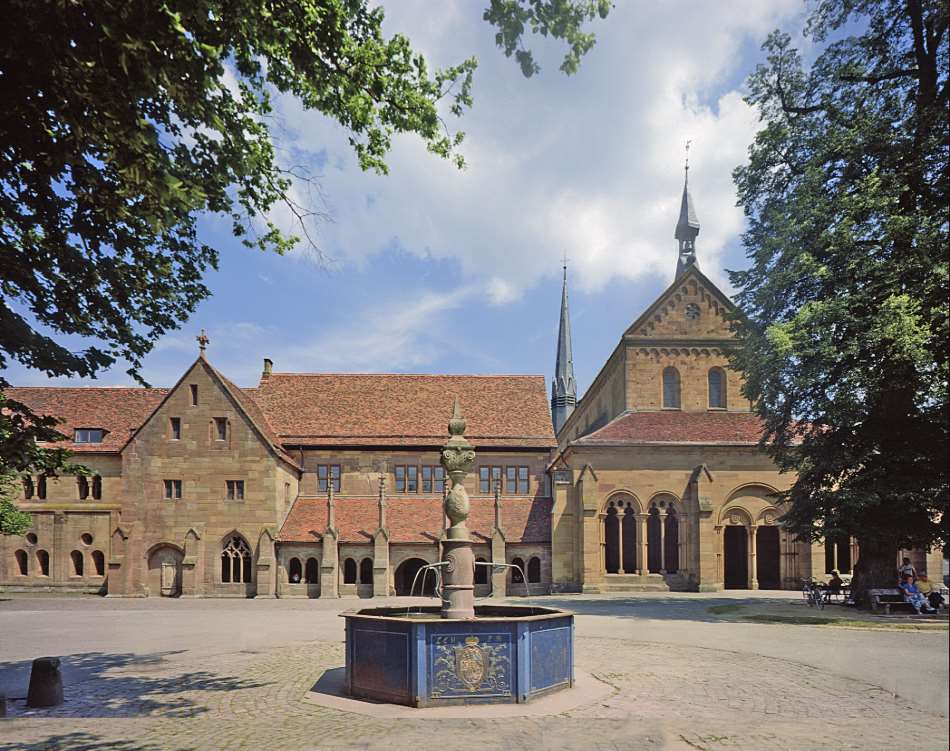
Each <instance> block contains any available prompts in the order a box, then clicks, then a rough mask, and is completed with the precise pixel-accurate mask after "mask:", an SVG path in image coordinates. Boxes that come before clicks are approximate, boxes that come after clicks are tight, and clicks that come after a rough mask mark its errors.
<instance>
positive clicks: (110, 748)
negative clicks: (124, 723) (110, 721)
mask: <svg viewBox="0 0 950 751" xmlns="http://www.w3.org/2000/svg"><path fill="white" fill-rule="evenodd" d="M0 751H160V749H159V747H158V746H155V745H153V744H151V743H142V742H141V741H124V740H119V741H109V740H105V739H103V738H100V737H99V736H98V735H92V734H91V733H65V734H63V735H53V736H50V737H49V738H44V739H43V740H41V741H33V742H24V741H17V742H16V743H13V744H7V743H3V742H2V741H0Z"/></svg>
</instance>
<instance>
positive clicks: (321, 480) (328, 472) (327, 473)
mask: <svg viewBox="0 0 950 751" xmlns="http://www.w3.org/2000/svg"><path fill="white" fill-rule="evenodd" d="M328 477H329V478H330V479H331V481H332V482H333V492H334V493H339V492H340V465H339V464H318V465H317V492H319V493H326V492H327V478H328Z"/></svg>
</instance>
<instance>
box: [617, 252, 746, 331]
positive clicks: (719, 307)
mask: <svg viewBox="0 0 950 751" xmlns="http://www.w3.org/2000/svg"><path fill="white" fill-rule="evenodd" d="M734 310H735V306H734V305H733V303H732V302H731V301H730V300H729V298H728V297H726V296H725V295H724V294H723V293H722V292H721V291H720V290H719V288H718V287H716V285H715V284H713V283H712V282H711V281H710V280H709V279H708V278H707V277H706V276H705V275H704V274H703V273H702V272H700V271H699V270H698V269H697V268H696V267H695V266H692V267H690V268H689V269H688V270H687V271H686V272H685V273H684V274H683V275H682V276H680V277H679V278H678V279H677V280H676V281H675V282H674V283H673V284H671V285H670V286H669V287H668V288H667V289H666V291H664V292H663V294H661V295H660V296H659V298H657V300H656V301H655V302H654V303H653V304H652V305H651V306H650V307H649V308H648V309H647V310H646V312H645V313H643V315H641V316H640V317H639V318H638V319H637V320H636V321H634V322H633V324H632V325H631V326H630V328H628V329H627V331H626V332H625V334H624V337H625V338H636V339H642V338H647V339H664V340H665V339H688V340H691V341H695V340H702V339H711V340H719V341H721V340H723V339H732V338H733V334H732V331H731V330H730V326H729V315H730V314H731V313H732V312H733V311H734Z"/></svg>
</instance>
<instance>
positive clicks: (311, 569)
mask: <svg viewBox="0 0 950 751" xmlns="http://www.w3.org/2000/svg"><path fill="white" fill-rule="evenodd" d="M304 578H305V579H306V581H307V584H318V583H319V582H320V564H318V563H317V559H316V558H308V559H307V567H306V569H305V570H304Z"/></svg>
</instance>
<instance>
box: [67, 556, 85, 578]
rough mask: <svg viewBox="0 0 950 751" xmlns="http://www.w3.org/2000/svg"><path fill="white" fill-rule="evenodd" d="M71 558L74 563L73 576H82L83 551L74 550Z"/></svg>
mask: <svg viewBox="0 0 950 751" xmlns="http://www.w3.org/2000/svg"><path fill="white" fill-rule="evenodd" d="M69 559H70V561H71V562H72V564H73V576H82V568H83V566H82V563H83V561H82V552H81V551H79V550H74V551H73V552H72V553H70V554H69Z"/></svg>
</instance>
